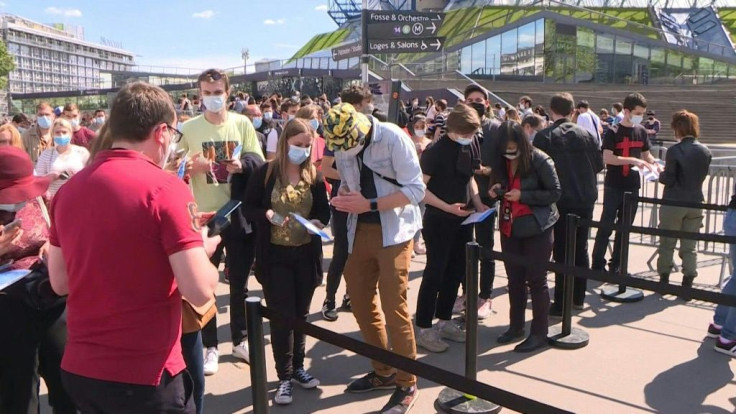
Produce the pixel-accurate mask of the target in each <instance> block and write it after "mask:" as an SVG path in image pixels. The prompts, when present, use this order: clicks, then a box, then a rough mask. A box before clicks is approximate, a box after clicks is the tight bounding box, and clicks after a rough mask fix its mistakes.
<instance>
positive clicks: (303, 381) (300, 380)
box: [291, 368, 319, 390]
mask: <svg viewBox="0 0 736 414" xmlns="http://www.w3.org/2000/svg"><path fill="white" fill-rule="evenodd" d="M291 381H292V382H296V383H297V384H299V385H301V387H302V388H304V389H307V390H308V389H311V388H315V387H317V386H318V385H319V380H318V379H317V378H314V377H313V376H312V375H311V374H310V373H308V372H307V371H306V370H305V369H304V368H299V369H297V370H296V371H294V374H293V375H292V376H291Z"/></svg>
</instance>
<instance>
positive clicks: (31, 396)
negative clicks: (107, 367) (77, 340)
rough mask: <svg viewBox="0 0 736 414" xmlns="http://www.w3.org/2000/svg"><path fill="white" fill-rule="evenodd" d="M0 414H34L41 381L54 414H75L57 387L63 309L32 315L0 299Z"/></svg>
mask: <svg viewBox="0 0 736 414" xmlns="http://www.w3.org/2000/svg"><path fill="white" fill-rule="evenodd" d="M0 332H3V336H2V339H0V413H12V414H26V413H27V414H37V413H38V409H39V407H38V405H39V403H38V388H39V383H40V377H39V374H40V376H41V377H43V379H44V381H45V382H46V386H47V387H48V389H49V404H50V405H51V406H52V408H53V410H54V413H55V414H67V413H69V414H72V413H76V407H75V406H74V403H73V402H72V400H71V398H70V397H69V395H68V394H67V393H66V391H65V390H64V387H63V386H62V384H61V375H60V370H61V357H62V356H63V354H64V346H65V345H66V313H65V308H64V306H60V307H56V308H54V309H52V310H48V311H43V312H39V311H35V310H33V309H31V308H29V307H28V306H26V305H24V304H23V303H22V302H20V301H19V300H16V299H13V298H9V297H7V296H4V295H0Z"/></svg>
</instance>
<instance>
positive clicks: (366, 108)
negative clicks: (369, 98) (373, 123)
mask: <svg viewBox="0 0 736 414" xmlns="http://www.w3.org/2000/svg"><path fill="white" fill-rule="evenodd" d="M374 109H376V107H375V106H373V104H368V105H363V111H362V112H363V113H364V114H366V115H373V110H374Z"/></svg>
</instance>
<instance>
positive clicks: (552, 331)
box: [548, 214, 589, 349]
mask: <svg viewBox="0 0 736 414" xmlns="http://www.w3.org/2000/svg"><path fill="white" fill-rule="evenodd" d="M566 220H567V221H566V222H565V231H566V232H567V237H566V238H565V241H566V243H567V244H566V245H565V266H566V267H567V268H568V269H569V268H574V267H575V246H576V244H577V241H578V240H577V238H578V237H577V230H578V222H579V221H580V216H576V215H574V214H568V215H567V217H566ZM564 283H565V291H564V295H563V300H562V326H553V327H551V328H549V336H548V339H549V343H550V345H552V346H555V347H557V348H563V349H578V348H582V347H584V346H586V345H588V341H589V336H588V333H587V332H585V331H584V330H582V329H580V328H573V327H572V296H573V292H574V290H573V285H574V283H575V275H573V274H572V273H570V272H569V271H568V272H565V282H564ZM560 288H561V286H555V289H560Z"/></svg>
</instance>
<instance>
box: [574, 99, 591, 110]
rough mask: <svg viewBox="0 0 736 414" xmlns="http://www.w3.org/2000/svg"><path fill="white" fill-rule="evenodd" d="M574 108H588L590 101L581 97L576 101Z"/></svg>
mask: <svg viewBox="0 0 736 414" xmlns="http://www.w3.org/2000/svg"><path fill="white" fill-rule="evenodd" d="M576 108H578V109H580V108H586V109H587V108H590V103H589V102H588V101H586V100H584V99H583V100H582V101H580V102H578V106H576Z"/></svg>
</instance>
